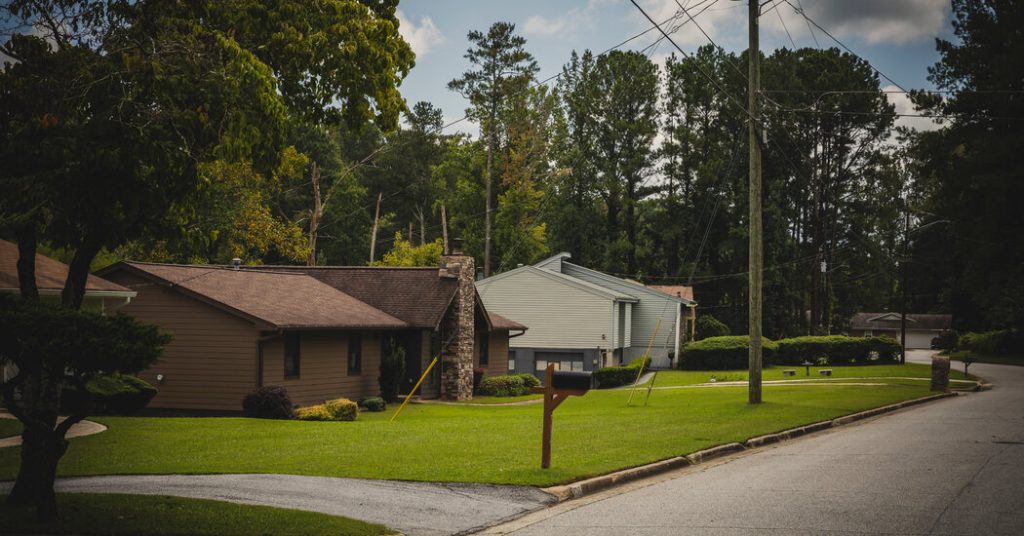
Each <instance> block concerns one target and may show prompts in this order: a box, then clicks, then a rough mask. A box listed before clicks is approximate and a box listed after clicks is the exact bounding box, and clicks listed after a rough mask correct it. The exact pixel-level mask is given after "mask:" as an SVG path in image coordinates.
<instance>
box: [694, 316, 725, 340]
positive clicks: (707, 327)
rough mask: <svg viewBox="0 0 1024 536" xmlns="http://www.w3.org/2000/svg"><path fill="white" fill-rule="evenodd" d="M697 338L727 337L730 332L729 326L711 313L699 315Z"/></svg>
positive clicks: (696, 329)
mask: <svg viewBox="0 0 1024 536" xmlns="http://www.w3.org/2000/svg"><path fill="white" fill-rule="evenodd" d="M694 331H696V340H698V341H699V340H701V339H708V338H711V337H725V336H726V335H728V334H729V326H727V325H725V324H723V323H722V321H720V320H719V319H717V318H715V317H713V316H711V315H700V316H698V317H697V325H696V326H694Z"/></svg>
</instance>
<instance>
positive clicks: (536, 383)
mask: <svg viewBox="0 0 1024 536" xmlns="http://www.w3.org/2000/svg"><path fill="white" fill-rule="evenodd" d="M515 376H517V377H519V378H521V379H522V380H523V385H525V386H526V387H540V378H538V377H536V376H534V375H533V374H515Z"/></svg>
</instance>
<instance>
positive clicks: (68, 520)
mask: <svg viewBox="0 0 1024 536" xmlns="http://www.w3.org/2000/svg"><path fill="white" fill-rule="evenodd" d="M57 505H58V509H59V512H60V515H59V519H58V520H57V521H55V522H53V523H45V524H43V523H39V522H38V521H36V519H35V510H34V509H31V508H16V507H13V506H10V505H7V504H0V519H3V529H0V532H4V533H19V534H82V535H85V534H104V535H121V534H125V535H129V534H139V535H150V536H156V535H172V534H173V535H179V534H193V535H223V536H235V535H239V536H240V535H253V534H267V535H269V534H273V535H299V534H305V535H320V534H323V535H327V534H330V535H333V536H376V535H380V534H393V532H391V531H389V530H388V529H387V528H385V527H384V526H381V525H372V524H369V523H363V522H362V521H356V520H354V519H349V518H346V517H338V516H331V515H327V514H320V513H316V512H303V511H299V510H286V509H283V508H271V507H269V506H250V505H243V504H235V503H229V502H221V501H211V500H205V499H184V498H179V497H162V496H154V495H121V494H90V493H81V494H79V493H66V494H59V495H58V496H57Z"/></svg>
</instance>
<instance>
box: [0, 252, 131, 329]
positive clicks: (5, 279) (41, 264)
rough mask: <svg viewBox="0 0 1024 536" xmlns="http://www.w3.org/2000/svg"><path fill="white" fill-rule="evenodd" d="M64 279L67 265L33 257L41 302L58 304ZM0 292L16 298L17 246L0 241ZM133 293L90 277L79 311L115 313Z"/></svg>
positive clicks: (108, 282) (17, 288)
mask: <svg viewBox="0 0 1024 536" xmlns="http://www.w3.org/2000/svg"><path fill="white" fill-rule="evenodd" d="M67 279H68V265H66V264H64V263H62V262H60V261H57V260H54V259H51V258H49V257H47V256H45V255H42V254H39V253H36V287H38V288H39V297H40V299H42V300H44V301H54V302H59V301H60V295H61V291H63V289H64V282H65V281H67ZM0 292H7V293H12V294H18V293H20V292H21V287H20V286H19V285H18V245H17V244H14V243H11V242H8V241H6V240H0ZM135 295H136V293H135V291H134V290H131V289H129V288H125V287H123V286H121V285H118V284H117V283H114V282H111V281H107V280H106V279H103V278H102V277H98V276H95V275H90V276H89V278H88V279H87V280H86V282H85V299H84V300H83V302H82V308H83V309H87V310H92V311H98V312H107V311H113V310H116V309H118V308H120V307H122V306H124V305H126V304H127V303H128V302H130V301H131V300H132V298H134V297H135Z"/></svg>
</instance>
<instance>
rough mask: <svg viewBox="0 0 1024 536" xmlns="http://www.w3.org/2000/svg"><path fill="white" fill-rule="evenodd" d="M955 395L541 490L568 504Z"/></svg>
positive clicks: (923, 399) (907, 402)
mask: <svg viewBox="0 0 1024 536" xmlns="http://www.w3.org/2000/svg"><path fill="white" fill-rule="evenodd" d="M991 387H992V384H990V383H982V382H978V386H977V390H987V389H991ZM958 394H959V393H957V392H956V391H952V392H946V393H937V394H933V395H928V396H924V397H921V398H914V399H911V400H904V401H902V402H896V403H895V404H889V405H886V406H880V407H877V408H872V409H868V410H864V411H859V412H857V413H851V414H849V415H842V416H840V417H836V418H834V419H829V420H826V421H821V422H816V423H811V424H806V425H803V426H797V427H796V428H790V429H789V430H783V431H781V432H775V433H772V434H765V435H760V436H755V437H752V438H750V439H747V440H746V441H744V442H743V443H726V444H723V445H717V446H714V447H710V448H706V449H703V450H698V451H696V452H691V453H689V454H686V455H682V456H675V457H672V458H668V459H666V460H660V461H657V462H654V463H649V464H645V465H640V466H637V467H630V468H629V469H622V470H619V471H614V472H611V473H607V474H604V475H598V476H595V477H591V478H587V479H584V480H580V481H578V482H573V483H571V484H562V485H557V486H550V487H547V488H541V490H542V491H544V492H546V493H548V494H550V495H551V496H553V497H554V498H555V500H556V501H557V502H558V503H562V502H565V501H569V500H572V499H578V498H580V497H583V496H586V495H590V494H593V493H595V492H598V491H602V490H605V489H608V488H611V487H615V486H618V485H621V484H625V483H627V482H633V481H635V480H640V479H643V478H647V477H651V476H655V475H659V474H662V473H667V472H669V471H673V470H676V469H679V468H682V467H687V466H691V465H699V464H702V463H705V462H708V461H711V460H714V459H716V458H721V457H722V456H727V455H729V454H734V453H737V452H742V451H746V450H751V449H756V448H759V447H762V446H765V445H769V444H773V443H780V442H782V441H786V440H790V439H795V438H797V437H801V436H805V435H808V434H812V433H815V432H820V431H822V430H828V429H831V428H836V427H839V426H846V425H848V424H852V423H854V422H857V421H860V420H863V419H867V418H869V417H875V416H878V415H882V414H885V413H891V412H893V411H897V410H900V409H904V408H907V407H911V406H917V405H920V404H925V403H928V402H933V401H935V400H941V399H944V398H949V397H954V396H957V395H958Z"/></svg>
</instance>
